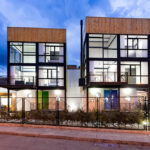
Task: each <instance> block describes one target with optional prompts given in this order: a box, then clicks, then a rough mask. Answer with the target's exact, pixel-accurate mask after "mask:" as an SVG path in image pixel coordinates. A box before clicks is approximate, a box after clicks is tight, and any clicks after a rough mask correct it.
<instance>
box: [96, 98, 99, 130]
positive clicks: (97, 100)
mask: <svg viewBox="0 0 150 150" xmlns="http://www.w3.org/2000/svg"><path fill="white" fill-rule="evenodd" d="M96 102H97V116H96V120H97V127H98V126H99V119H98V115H99V108H98V102H99V99H98V97H96Z"/></svg>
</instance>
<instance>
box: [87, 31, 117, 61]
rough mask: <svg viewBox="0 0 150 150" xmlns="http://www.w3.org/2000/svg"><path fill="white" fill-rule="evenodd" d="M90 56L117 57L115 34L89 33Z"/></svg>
mask: <svg viewBox="0 0 150 150" xmlns="http://www.w3.org/2000/svg"><path fill="white" fill-rule="evenodd" d="M89 57H90V58H117V35H111V34H89Z"/></svg>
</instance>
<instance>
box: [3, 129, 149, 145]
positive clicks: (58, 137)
mask: <svg viewBox="0 0 150 150" xmlns="http://www.w3.org/2000/svg"><path fill="white" fill-rule="evenodd" d="M0 134H5V135H15V136H25V137H36V138H49V139H63V140H71V141H86V142H98V143H109V144H126V145H137V146H150V143H148V142H136V141H121V140H108V139H96V138H82V137H81V138H80V137H69V136H59V135H43V134H28V133H19V132H5V131H0Z"/></svg>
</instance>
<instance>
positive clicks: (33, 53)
mask: <svg viewBox="0 0 150 150" xmlns="http://www.w3.org/2000/svg"><path fill="white" fill-rule="evenodd" d="M11 43H21V44H18V45H11ZM26 43H30V44H33V43H34V44H35V52H24V46H25V44H26ZM12 46H15V47H16V46H21V47H22V48H21V49H22V51H20V50H19V49H18V48H17V47H16V49H17V50H18V51H19V52H20V53H21V62H10V63H22V64H23V63H32V64H35V63H36V43H35V42H10V44H9V49H11V47H12ZM10 52H11V51H10ZM29 54H30V55H29ZM24 56H34V57H35V62H24ZM9 59H10V60H11V53H10V58H9ZM10 60H9V61H10Z"/></svg>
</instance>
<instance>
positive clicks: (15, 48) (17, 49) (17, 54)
mask: <svg viewBox="0 0 150 150" xmlns="http://www.w3.org/2000/svg"><path fill="white" fill-rule="evenodd" d="M21 62H22V43H16V42H11V43H10V63H21Z"/></svg>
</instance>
